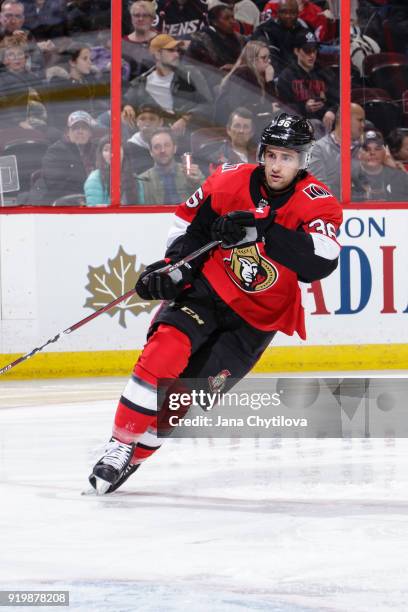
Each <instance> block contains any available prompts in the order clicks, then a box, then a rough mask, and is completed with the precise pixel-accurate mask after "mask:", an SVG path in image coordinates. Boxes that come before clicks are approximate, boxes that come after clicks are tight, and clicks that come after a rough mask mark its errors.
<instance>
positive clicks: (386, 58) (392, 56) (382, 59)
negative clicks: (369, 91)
mask: <svg viewBox="0 0 408 612" xmlns="http://www.w3.org/2000/svg"><path fill="white" fill-rule="evenodd" d="M407 62H408V59H407V57H406V56H405V55H404V54H403V53H395V52H393V51H386V52H383V53H373V54H372V55H367V57H366V58H364V61H363V74H364V76H365V77H367V78H369V77H370V76H371V73H372V71H373V69H374V68H377V67H378V66H384V65H386V64H395V63H396V64H404V63H407Z"/></svg>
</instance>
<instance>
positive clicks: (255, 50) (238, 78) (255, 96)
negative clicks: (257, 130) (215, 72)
mask: <svg viewBox="0 0 408 612" xmlns="http://www.w3.org/2000/svg"><path fill="white" fill-rule="evenodd" d="M273 79H274V69H273V67H272V65H271V63H270V56H269V48H268V46H267V45H266V44H265V43H264V42H261V41H256V40H252V41H249V42H248V43H247V44H246V45H245V47H244V49H243V51H242V53H241V55H240V57H239V58H238V61H237V62H236V64H235V66H234V67H233V68H232V70H231V71H230V72H229V73H228V74H227V75H226V76H225V77H224V79H223V80H222V82H221V87H220V91H219V94H218V97H217V99H216V102H215V120H216V122H217V124H218V125H225V124H226V123H227V121H228V117H229V116H230V114H231V113H232V111H233V110H234V109H235V108H236V107H237V106H238V105H240V106H245V107H246V108H248V109H249V110H250V111H252V112H253V113H254V115H258V114H262V115H265V113H266V114H273V113H275V112H277V111H278V110H279V109H280V106H279V103H278V100H277V98H276V97H275V93H276V92H275V85H274V80H273ZM255 122H256V119H255ZM261 122H262V127H264V124H265V116H263V118H262V120H261Z"/></svg>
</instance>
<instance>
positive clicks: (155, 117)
mask: <svg viewBox="0 0 408 612" xmlns="http://www.w3.org/2000/svg"><path fill="white" fill-rule="evenodd" d="M162 125H163V118H162V116H161V113H160V109H159V108H158V106H153V105H149V104H143V105H142V106H141V107H140V108H139V109H137V114H136V127H137V129H138V131H137V132H136V133H135V134H133V136H131V137H130V138H129V139H128V141H127V144H126V146H125V152H126V154H127V156H128V157H129V159H130V161H131V165H132V170H133V172H135V173H136V174H141V173H142V172H144V171H145V170H147V169H148V168H150V167H151V165H152V157H151V155H150V137H151V135H152V134H153V132H154V131H155V130H157V128H159V127H161V126H162Z"/></svg>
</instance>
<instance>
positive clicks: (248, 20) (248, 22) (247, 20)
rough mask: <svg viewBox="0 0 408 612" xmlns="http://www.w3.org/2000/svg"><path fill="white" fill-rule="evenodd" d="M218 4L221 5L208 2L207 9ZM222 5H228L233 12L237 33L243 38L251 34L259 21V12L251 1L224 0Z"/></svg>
mask: <svg viewBox="0 0 408 612" xmlns="http://www.w3.org/2000/svg"><path fill="white" fill-rule="evenodd" d="M218 4H222V2H220V1H219V0H208V8H209V9H211V8H213V7H214V6H217V5H218ZM224 4H228V6H230V7H231V8H232V10H233V12H234V19H235V23H236V24H237V25H238V28H237V29H238V32H239V33H240V34H244V35H245V36H247V35H249V34H252V32H253V31H254V29H255V28H256V27H257V26H258V25H259V21H260V11H259V9H258V7H257V6H256V5H255V4H254V3H253V2H252V0H224Z"/></svg>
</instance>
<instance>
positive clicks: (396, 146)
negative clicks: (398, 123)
mask: <svg viewBox="0 0 408 612" xmlns="http://www.w3.org/2000/svg"><path fill="white" fill-rule="evenodd" d="M387 145H388V147H389V150H390V153H391V155H392V157H393V158H394V160H395V162H396V167H397V168H399V169H400V170H408V130H407V128H396V129H395V130H392V131H391V132H390V133H389V134H388V137H387Z"/></svg>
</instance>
